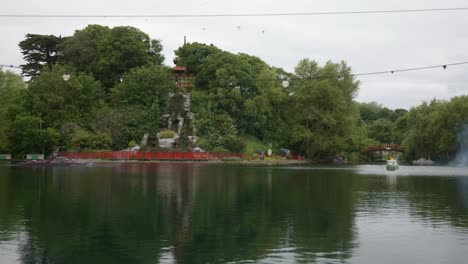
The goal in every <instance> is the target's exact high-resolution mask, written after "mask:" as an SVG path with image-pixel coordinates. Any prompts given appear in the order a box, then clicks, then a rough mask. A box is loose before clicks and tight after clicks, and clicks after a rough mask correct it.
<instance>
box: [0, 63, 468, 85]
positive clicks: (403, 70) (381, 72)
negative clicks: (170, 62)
mask: <svg viewBox="0 0 468 264" xmlns="http://www.w3.org/2000/svg"><path fill="white" fill-rule="evenodd" d="M465 64H468V61H462V62H453V63H446V64H439V65H431V66H422V67H414V68H403V69H396V70H387V71H374V72H363V73H353V74H350V75H348V76H351V77H356V76H366V75H382V74H394V73H398V72H409V71H422V70H429V69H437V68H441V69H444V70H446V69H447V68H448V67H449V66H459V65H465ZM0 67H7V68H16V69H21V67H20V66H15V65H6V64H0ZM336 77H340V76H313V77H310V78H308V79H328V78H336ZM237 80H239V79H237ZM262 80H270V79H262ZM271 80H273V79H271ZM274 80H276V79H274ZM206 81H209V80H206Z"/></svg>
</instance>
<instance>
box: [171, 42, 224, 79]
mask: <svg viewBox="0 0 468 264" xmlns="http://www.w3.org/2000/svg"><path fill="white" fill-rule="evenodd" d="M219 52H222V50H220V49H219V48H217V47H215V46H213V44H211V45H206V44H202V43H198V42H194V43H188V44H185V45H183V46H182V47H180V48H178V49H177V50H176V51H175V54H176V55H177V56H178V58H179V60H178V61H177V65H179V66H186V67H187V71H188V72H189V73H192V74H195V75H196V74H198V72H199V71H200V69H199V66H200V65H202V64H204V63H205V60H206V58H208V56H210V55H212V54H215V53H219Z"/></svg>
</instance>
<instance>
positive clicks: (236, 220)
mask: <svg viewBox="0 0 468 264" xmlns="http://www.w3.org/2000/svg"><path fill="white" fill-rule="evenodd" d="M467 259H468V168H454V167H405V166H403V167H401V168H400V170H398V171H396V172H387V171H385V168H384V166H370V165H369V166H355V167H269V166H265V167H262V166H236V165H228V166H226V165H210V164H188V163H181V164H175V163H171V164H162V163H161V164H127V165H125V164H122V165H117V166H105V165H99V166H91V167H75V168H63V167H62V168H59V167H56V168H21V167H8V166H0V263H2V264H6V263H227V262H230V263H467V262H466V260H467Z"/></svg>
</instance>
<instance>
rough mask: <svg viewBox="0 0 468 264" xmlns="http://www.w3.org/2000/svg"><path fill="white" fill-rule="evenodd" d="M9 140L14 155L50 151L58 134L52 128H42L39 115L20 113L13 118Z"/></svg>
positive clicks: (56, 140)
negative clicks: (11, 143)
mask: <svg viewBox="0 0 468 264" xmlns="http://www.w3.org/2000/svg"><path fill="white" fill-rule="evenodd" d="M9 136H10V140H11V141H12V142H13V146H12V148H13V150H14V153H15V155H16V156H18V157H20V156H24V155H25V154H27V153H43V154H48V153H50V152H51V151H52V150H53V148H55V147H56V146H57V144H58V142H59V139H60V134H59V132H58V131H56V130H55V129H53V128H50V127H49V128H44V126H43V122H42V120H41V119H40V118H39V117H35V116H32V115H20V116H17V117H16V119H15V120H14V122H13V124H12V127H11V130H10V135H9Z"/></svg>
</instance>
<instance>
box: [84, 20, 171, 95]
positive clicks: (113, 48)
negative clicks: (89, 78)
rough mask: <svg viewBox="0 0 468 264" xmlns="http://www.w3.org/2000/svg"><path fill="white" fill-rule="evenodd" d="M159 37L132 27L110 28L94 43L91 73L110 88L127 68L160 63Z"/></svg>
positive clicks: (160, 48) (162, 59)
mask: <svg viewBox="0 0 468 264" xmlns="http://www.w3.org/2000/svg"><path fill="white" fill-rule="evenodd" d="M161 50H162V46H161V43H160V42H159V40H154V39H150V37H149V36H148V35H147V34H146V33H144V32H142V31H140V30H139V29H137V28H134V27H114V28H112V29H111V30H110V31H109V32H108V33H107V34H105V35H104V36H103V37H102V39H101V40H100V41H99V42H98V47H97V54H96V60H95V62H94V65H93V75H94V76H95V77H96V78H97V79H98V80H99V81H101V83H102V84H103V86H104V87H106V88H110V87H112V86H113V85H114V84H115V83H116V82H117V81H119V80H120V79H121V78H122V76H123V75H124V74H125V73H126V72H128V71H129V70H130V69H132V68H135V67H139V66H143V65H147V64H155V65H161V64H162V62H163V61H164V57H163V56H162V54H161Z"/></svg>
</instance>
